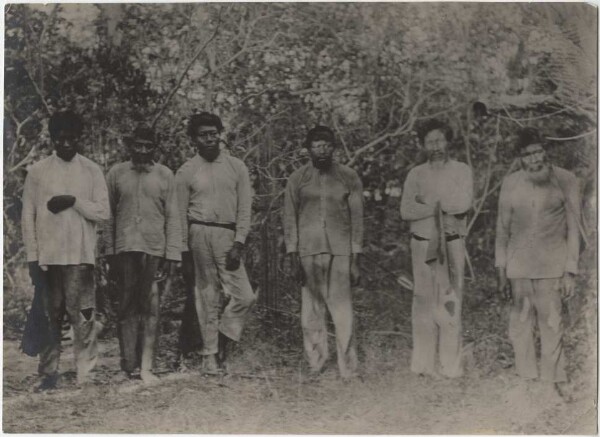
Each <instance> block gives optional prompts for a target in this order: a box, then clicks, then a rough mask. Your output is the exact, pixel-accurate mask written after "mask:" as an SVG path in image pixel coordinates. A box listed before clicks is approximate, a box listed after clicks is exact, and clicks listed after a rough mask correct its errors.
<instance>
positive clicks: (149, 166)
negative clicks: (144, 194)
mask: <svg viewBox="0 0 600 437" xmlns="http://www.w3.org/2000/svg"><path fill="white" fill-rule="evenodd" d="M128 162H129V168H130V169H131V170H134V171H142V172H145V173H150V172H151V171H152V169H153V168H154V161H152V162H151V163H150V164H145V165H144V164H142V165H139V164H138V165H136V164H134V163H133V161H131V160H130V161H128Z"/></svg>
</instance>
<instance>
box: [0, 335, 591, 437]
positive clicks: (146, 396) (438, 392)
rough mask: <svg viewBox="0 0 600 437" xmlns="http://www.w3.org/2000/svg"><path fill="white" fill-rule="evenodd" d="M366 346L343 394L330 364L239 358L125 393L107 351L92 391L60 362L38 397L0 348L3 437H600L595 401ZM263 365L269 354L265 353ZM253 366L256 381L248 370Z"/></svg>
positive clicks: (387, 345)
mask: <svg viewBox="0 0 600 437" xmlns="http://www.w3.org/2000/svg"><path fill="white" fill-rule="evenodd" d="M393 337H394V338H392V339H386V340H385V341H381V342H379V341H371V342H370V344H371V345H372V348H375V349H371V350H370V352H369V353H368V354H366V355H365V354H362V355H363V356H362V363H363V368H364V369H365V372H364V374H363V378H362V380H357V381H354V382H351V383H343V382H342V381H341V380H340V379H339V378H338V377H337V369H336V366H335V362H334V361H333V360H331V361H330V363H329V366H328V368H327V370H326V371H325V373H324V374H323V376H322V377H321V379H320V380H318V381H311V380H308V379H307V377H306V368H305V364H304V360H303V357H302V354H301V353H300V352H299V351H298V352H297V353H293V352H292V353H291V355H289V356H287V357H286V362H287V365H284V366H277V367H269V366H262V365H260V364H259V365H256V363H259V362H260V361H261V359H266V358H265V357H264V356H261V353H263V352H261V351H257V350H246V351H242V352H241V353H238V354H237V355H234V357H233V361H232V363H231V366H230V373H231V374H230V375H227V376H224V377H214V376H213V377H208V376H202V375H201V374H200V373H198V371H197V370H193V369H192V370H191V371H190V372H189V373H178V372H165V373H163V374H161V375H160V376H161V380H160V382H158V383H157V384H155V385H151V386H145V385H143V384H142V382H141V381H123V380H122V378H121V377H120V375H119V372H118V344H117V342H116V340H114V339H113V340H104V341H102V342H101V344H100V352H101V357H102V358H101V360H100V362H99V365H98V366H97V369H96V371H95V375H94V384H91V385H89V386H85V387H83V388H77V387H76V386H75V384H74V376H75V373H74V368H73V365H72V351H71V349H70V348H69V347H67V348H66V350H65V351H64V353H63V359H62V369H63V375H62V382H61V389H60V390H56V391H53V392H50V393H45V394H36V393H33V390H32V388H33V386H34V384H36V382H37V377H36V364H37V360H36V359H34V358H30V357H27V356H25V355H23V354H22V353H21V352H19V350H18V343H17V342H16V341H14V340H5V341H4V367H3V369H4V401H3V431H4V432H8V433H39V432H44V433H84V432H85V433H108V432H110V433H194V434H196V433H231V434H239V433H251V434H257V433H260V434H270V433H278V434H279V433H296V434H300V433H319V434H326V433H340V434H356V433H358V434H415V433H416V434H429V433H433V434H524V433H527V434H565V433H566V434H595V433H596V432H597V431H596V405H595V403H594V395H593V392H594V389H595V384H594V385H593V387H590V384H588V387H585V386H582V385H579V386H575V385H572V386H571V387H568V393H566V394H565V398H566V400H567V401H568V402H567V401H565V399H563V398H561V397H560V396H556V395H553V394H552V393H550V392H549V391H548V390H547V389H546V387H544V386H543V385H542V384H541V383H539V382H525V381H523V380H520V379H518V378H517V377H516V376H514V375H513V371H512V369H510V368H509V369H506V370H503V371H501V372H495V373H493V374H491V375H482V374H481V372H477V371H470V372H467V375H466V376H465V377H462V378H459V379H454V380H448V379H433V378H430V377H421V376H417V375H414V374H412V373H411V372H410V371H409V354H410V352H409V351H410V349H409V348H408V347H407V342H408V341H409V339H408V338H405V337H403V336H401V335H398V336H393ZM264 353H267V351H264ZM249 362H252V363H254V365H253V367H252V369H249V368H248V367H247V366H246V363H249Z"/></svg>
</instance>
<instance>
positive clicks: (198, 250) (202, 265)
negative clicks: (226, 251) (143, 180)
mask: <svg viewBox="0 0 600 437" xmlns="http://www.w3.org/2000/svg"><path fill="white" fill-rule="evenodd" d="M213 229H217V228H214V227H208V226H204V225H198V224H192V225H190V230H189V239H188V241H189V245H190V249H191V250H192V256H193V259H194V278H195V282H196V284H195V287H194V297H195V305H196V314H197V316H198V324H199V326H200V334H201V335H202V349H201V350H200V354H201V355H213V354H216V353H217V352H218V351H219V336H218V333H219V331H218V328H219V310H220V296H219V274H218V269H217V264H216V263H215V259H214V253H213V244H212V243H213V235H212V233H211V231H212V230H213ZM229 232H231V231H229ZM232 233H233V232H232Z"/></svg>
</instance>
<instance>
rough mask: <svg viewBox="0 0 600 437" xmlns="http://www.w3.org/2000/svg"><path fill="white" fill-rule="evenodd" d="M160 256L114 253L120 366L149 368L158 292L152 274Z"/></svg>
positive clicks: (155, 337) (153, 339)
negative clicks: (117, 288) (115, 255)
mask: <svg viewBox="0 0 600 437" xmlns="http://www.w3.org/2000/svg"><path fill="white" fill-rule="evenodd" d="M159 260H160V258H159V257H156V256H153V255H149V254H147V253H143V252H122V253H120V254H118V255H117V262H118V267H117V268H118V270H119V292H120V293H119V309H118V320H119V323H118V334H119V347H120V349H121V369H123V370H124V371H125V372H129V373H131V372H133V371H134V370H135V369H136V368H137V367H140V366H141V368H142V370H148V371H149V370H152V366H153V361H154V349H155V347H156V339H157V329H158V317H159V293H158V287H157V286H156V284H154V275H155V273H156V270H157V268H158V262H159Z"/></svg>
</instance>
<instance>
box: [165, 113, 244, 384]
mask: <svg viewBox="0 0 600 437" xmlns="http://www.w3.org/2000/svg"><path fill="white" fill-rule="evenodd" d="M222 131H223V124H222V123H221V119H220V118H219V117H218V116H216V115H214V114H210V113H207V112H202V113H199V114H194V115H192V116H191V117H190V119H189V122H188V134H189V136H190V139H191V142H192V144H193V145H194V147H195V148H196V150H197V152H198V153H197V155H196V156H194V157H193V158H192V159H190V160H189V161H188V162H186V163H185V164H184V165H183V166H182V167H181V168H180V169H179V171H178V172H177V176H176V179H177V196H178V198H179V205H180V214H181V219H182V227H183V229H184V232H183V247H184V251H185V250H190V251H191V253H192V259H193V262H194V278H195V288H194V298H195V305H196V313H197V316H198V322H199V325H200V332H201V336H202V349H201V350H200V355H202V357H203V360H202V361H203V362H202V366H203V371H204V372H205V373H207V374H214V373H217V372H218V371H219V368H220V369H221V370H222V369H224V365H225V360H226V358H227V354H228V349H230V348H231V347H232V346H233V344H232V343H231V342H232V341H233V342H238V341H239V340H240V338H241V335H242V331H243V328H244V323H245V319H246V316H247V314H248V312H249V310H250V308H251V307H252V305H253V303H254V301H255V300H256V297H255V295H254V292H253V291H252V288H251V286H250V282H249V280H248V275H247V274H246V269H245V268H244V265H243V263H242V262H241V261H242V254H243V251H244V243H245V240H246V236H247V235H248V231H249V230H250V213H251V206H252V192H251V186H250V177H249V175H248V169H247V168H246V166H245V165H244V163H243V162H242V161H240V160H239V159H237V158H234V157H233V156H230V155H228V154H225V153H223V152H221V150H220V145H221V140H220V135H221V132H222ZM220 291H222V292H223V293H224V295H225V297H226V298H228V299H229V301H228V303H227V305H226V306H225V309H224V310H223V312H222V314H221V316H220V317H219V312H220V308H221V305H220V297H221V294H220ZM217 354H218V356H217Z"/></svg>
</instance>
